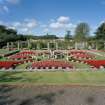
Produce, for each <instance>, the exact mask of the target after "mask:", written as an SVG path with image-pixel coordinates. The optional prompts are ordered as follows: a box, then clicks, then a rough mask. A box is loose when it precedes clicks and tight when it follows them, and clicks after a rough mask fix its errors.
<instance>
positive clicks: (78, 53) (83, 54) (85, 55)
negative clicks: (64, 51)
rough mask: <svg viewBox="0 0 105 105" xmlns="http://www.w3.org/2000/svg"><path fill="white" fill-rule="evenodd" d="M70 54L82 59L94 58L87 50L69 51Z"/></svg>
mask: <svg viewBox="0 0 105 105" xmlns="http://www.w3.org/2000/svg"><path fill="white" fill-rule="evenodd" d="M69 55H71V56H73V57H74V58H77V59H78V58H82V59H89V58H90V59H92V58H94V56H93V55H90V54H88V53H87V52H85V51H78V50H77V51H71V52H69Z"/></svg>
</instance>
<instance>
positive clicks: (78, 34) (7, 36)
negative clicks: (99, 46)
mask: <svg viewBox="0 0 105 105" xmlns="http://www.w3.org/2000/svg"><path fill="white" fill-rule="evenodd" d="M64 38H65V40H67V41H69V40H71V39H72V40H75V41H84V40H92V41H98V42H99V41H103V42H104V41H105V22H103V23H102V24H101V25H100V26H99V27H98V28H97V29H96V32H95V35H94V36H91V35H90V26H89V25H88V23H85V22H82V23H79V24H78V25H77V26H76V28H75V32H74V35H71V32H70V31H67V34H65V37H64ZM28 39H51V40H52V39H59V37H57V36H56V35H49V34H46V35H41V36H37V35H22V34H18V33H17V31H16V30H14V29H10V28H7V27H6V26H4V25H0V47H2V46H4V45H6V44H7V42H15V41H26V40H28Z"/></svg>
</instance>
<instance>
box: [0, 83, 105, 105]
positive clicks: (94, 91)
mask: <svg viewBox="0 0 105 105" xmlns="http://www.w3.org/2000/svg"><path fill="white" fill-rule="evenodd" d="M0 105H105V87H80V86H30V85H29V86H28V85H27V86H8V85H2V86H0Z"/></svg>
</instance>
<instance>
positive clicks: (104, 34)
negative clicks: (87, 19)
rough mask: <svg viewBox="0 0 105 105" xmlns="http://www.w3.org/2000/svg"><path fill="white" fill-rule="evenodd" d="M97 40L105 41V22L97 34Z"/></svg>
mask: <svg viewBox="0 0 105 105" xmlns="http://www.w3.org/2000/svg"><path fill="white" fill-rule="evenodd" d="M95 35H96V39H98V40H105V22H103V23H102V24H101V25H100V26H99V27H98V28H97V30H96V32H95Z"/></svg>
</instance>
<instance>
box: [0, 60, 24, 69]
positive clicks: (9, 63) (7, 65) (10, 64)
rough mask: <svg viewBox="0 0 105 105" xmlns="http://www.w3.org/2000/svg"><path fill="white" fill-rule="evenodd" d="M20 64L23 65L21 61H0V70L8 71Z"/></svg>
mask: <svg viewBox="0 0 105 105" xmlns="http://www.w3.org/2000/svg"><path fill="white" fill-rule="evenodd" d="M20 63H23V61H19V62H18V61H0V68H5V69H9V68H12V67H14V66H16V65H18V64H20Z"/></svg>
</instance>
